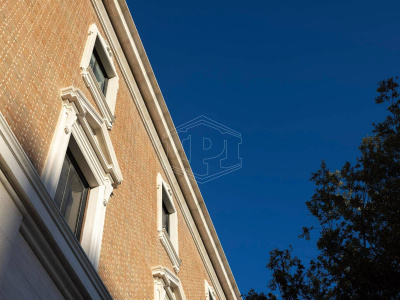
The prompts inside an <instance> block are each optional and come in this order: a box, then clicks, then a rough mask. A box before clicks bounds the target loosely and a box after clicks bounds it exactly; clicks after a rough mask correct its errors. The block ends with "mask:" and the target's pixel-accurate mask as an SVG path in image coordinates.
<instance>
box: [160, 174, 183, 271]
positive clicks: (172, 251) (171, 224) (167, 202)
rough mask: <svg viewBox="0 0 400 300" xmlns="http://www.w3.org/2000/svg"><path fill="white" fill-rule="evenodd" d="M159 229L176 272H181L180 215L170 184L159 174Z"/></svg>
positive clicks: (161, 239)
mask: <svg viewBox="0 0 400 300" xmlns="http://www.w3.org/2000/svg"><path fill="white" fill-rule="evenodd" d="M157 189H158V190H157V219H158V220H157V227H158V228H157V229H158V236H159V238H160V241H161V243H162V245H163V246H164V248H165V250H166V251H167V254H168V256H169V258H170V259H171V262H172V265H173V267H174V270H175V272H177V273H178V272H179V266H180V265H181V260H180V259H179V249H178V216H177V212H176V209H175V205H174V202H173V199H172V190H171V188H170V186H169V185H168V184H167V183H166V182H165V181H164V180H163V179H162V176H161V174H158V175H157Z"/></svg>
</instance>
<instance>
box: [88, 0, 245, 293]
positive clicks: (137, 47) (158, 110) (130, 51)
mask: <svg viewBox="0 0 400 300" xmlns="http://www.w3.org/2000/svg"><path fill="white" fill-rule="evenodd" d="M91 1H92V4H93V7H94V9H95V11H96V13H97V16H98V18H99V21H100V23H101V25H102V28H103V30H104V32H105V34H106V36H107V39H108V41H109V42H110V46H111V47H112V49H113V52H114V54H115V59H116V61H117V63H118V65H119V67H120V70H121V73H122V76H123V77H124V79H125V81H126V83H127V85H128V89H129V92H130V94H131V96H132V99H133V101H134V103H135V105H136V107H137V108H138V111H139V114H140V116H141V119H142V121H143V123H144V125H145V128H146V130H147V132H148V134H149V137H150V140H151V142H152V143H153V146H154V149H155V151H156V153H157V156H158V158H159V159H160V162H161V165H162V167H163V170H164V171H165V173H166V176H167V179H168V182H170V183H171V187H172V191H173V194H174V196H175V199H176V201H177V203H178V205H179V207H180V209H181V211H182V214H183V217H184V219H185V222H186V223H187V225H188V228H189V231H190V233H191V235H192V237H193V240H194V242H195V245H196V247H197V250H198V251H199V254H200V256H201V259H202V261H203V263H204V266H205V268H206V271H207V273H208V275H209V277H210V281H211V282H212V284H213V286H214V288H215V291H216V294H217V297H218V299H221V300H222V299H227V298H228V299H241V296H240V291H239V289H238V286H237V284H236V282H235V279H234V277H233V274H232V271H231V269H230V267H229V263H228V261H227V259H226V256H225V254H224V251H223V249H222V246H221V244H220V242H219V239H218V236H217V234H216V232H215V228H214V226H213V225H212V221H211V218H210V216H209V214H208V212H207V208H206V207H205V204H204V200H203V198H202V196H201V193H200V191H199V188H198V186H197V184H196V183H194V182H193V181H191V180H190V179H189V178H188V176H187V174H186V172H184V173H185V174H184V175H183V176H182V178H183V180H181V179H182V178H178V176H176V175H175V173H174V172H173V171H172V169H171V163H170V162H171V161H173V162H177V163H178V164H182V161H185V154H184V150H183V147H182V145H181V144H180V142H179V138H178V137H176V139H175V138H174V137H171V134H168V133H170V132H171V131H173V130H174V126H173V122H172V120H171V118H170V115H169V112H168V109H167V107H166V104H165V102H164V99H163V96H162V93H161V91H160V88H159V86H158V84H157V81H156V79H155V76H154V73H153V71H152V68H151V66H150V63H149V61H148V58H147V56H146V52H145V50H144V48H143V45H142V43H141V41H140V37H139V35H138V32H137V30H136V27H135V24H134V22H133V20H132V17H131V15H130V12H129V9H128V7H127V4H126V2H125V0H110V1H103V0H91ZM123 47H124V48H123ZM133 73H135V77H134V75H133ZM139 86H140V89H139ZM160 136H163V137H164V136H167V137H168V138H167V139H163V140H162V141H161V139H160ZM164 143H171V144H172V146H171V145H169V144H167V145H165V144H164ZM167 148H170V149H172V150H173V151H170V153H168V154H169V156H168V157H167V155H166V152H165V150H164V149H167ZM185 168H189V169H190V166H189V165H185ZM185 168H183V169H182V170H185ZM197 224H199V225H197Z"/></svg>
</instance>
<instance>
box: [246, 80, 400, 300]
mask: <svg viewBox="0 0 400 300" xmlns="http://www.w3.org/2000/svg"><path fill="white" fill-rule="evenodd" d="M377 92H378V93H379V95H378V97H377V98H376V100H375V101H376V103H377V104H386V105H387V111H388V115H387V117H386V119H385V120H384V121H383V122H381V123H378V124H373V135H372V136H369V137H365V138H364V139H363V140H362V143H361V145H360V146H359V150H360V156H359V157H358V158H357V161H356V163H355V164H354V165H352V164H351V163H349V162H346V163H345V164H344V166H343V167H342V168H341V169H340V170H336V171H331V170H329V168H328V167H327V166H326V163H325V162H324V161H323V162H322V164H321V167H320V169H319V170H318V171H316V172H315V173H313V174H312V177H311V181H313V182H314V183H315V186H316V190H315V193H314V195H313V196H312V198H311V200H309V201H307V202H306V205H307V208H308V210H309V211H310V213H311V215H312V216H314V217H315V218H316V220H317V223H318V224H319V226H318V227H316V228H314V227H304V228H303V233H302V234H301V236H300V237H303V238H306V239H307V240H311V238H310V233H311V232H312V231H314V232H315V231H316V232H317V233H318V239H317V241H316V245H317V248H318V250H319V255H318V256H317V257H316V258H315V259H314V260H312V261H311V262H310V263H309V264H308V265H307V267H306V266H305V265H304V264H303V263H302V261H301V260H300V259H299V258H297V257H295V256H293V254H292V249H291V248H290V249H288V250H283V251H282V250H278V249H274V250H272V251H271V252H270V259H269V263H268V265H267V268H269V269H270V270H272V272H273V275H272V279H271V280H270V282H269V288H270V289H271V290H272V291H276V290H279V292H280V294H281V296H282V298H283V299H362V300H364V299H399V298H400V95H399V84H398V79H397V77H396V78H395V79H393V78H390V79H388V80H385V81H382V82H380V83H379V84H378V89H377ZM250 299H251V298H250ZM256 299H257V298H256Z"/></svg>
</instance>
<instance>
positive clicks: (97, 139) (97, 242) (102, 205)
mask: <svg viewBox="0 0 400 300" xmlns="http://www.w3.org/2000/svg"><path fill="white" fill-rule="evenodd" d="M61 99H62V100H63V103H62V110H61V116H60V120H59V122H58V125H57V128H56V131H55V133H54V138H53V142H52V145H51V148H50V151H49V154H48V158H47V160H46V164H45V168H44V171H43V175H42V179H43V183H44V185H45V186H46V188H47V190H48V192H49V195H50V196H51V198H54V195H55V192H56V189H57V185H58V180H59V178H60V173H61V168H62V164H63V161H64V157H65V154H66V151H67V148H68V145H70V147H71V151H72V152H73V153H74V154H77V156H76V157H75V159H76V160H77V162H78V164H79V165H81V166H83V167H82V168H81V169H82V172H83V173H84V175H85V178H86V180H87V181H88V183H89V186H90V193H89V199H88V202H87V209H86V214H85V223H84V224H83V231H82V238H81V246H82V248H83V249H84V250H85V252H86V254H87V255H88V257H89V259H90V261H91V262H92V264H93V266H94V267H95V269H96V270H97V268H98V264H99V259H100V250H101V241H102V237H103V227H104V219H105V212H106V205H107V202H108V199H109V198H110V195H111V193H112V191H113V188H114V187H117V186H118V185H119V184H120V183H121V181H122V174H121V171H120V169H119V165H118V162H117V159H116V156H115V152H114V148H113V146H112V143H111V139H110V137H109V134H108V130H107V127H106V125H105V121H104V120H103V119H102V118H101V117H100V115H99V114H98V113H97V112H96V110H95V109H94V107H93V106H92V105H91V104H90V103H89V101H88V100H87V99H86V97H85V96H84V95H83V94H82V92H81V91H80V90H79V89H75V88H74V87H68V88H64V89H62V90H61ZM71 136H73V141H74V143H72V144H71Z"/></svg>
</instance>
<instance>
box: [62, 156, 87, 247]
mask: <svg viewBox="0 0 400 300" xmlns="http://www.w3.org/2000/svg"><path fill="white" fill-rule="evenodd" d="M88 188H89V186H88V184H87V182H86V180H85V178H84V177H83V174H82V173H81V171H80V170H79V168H78V165H77V164H76V162H75V160H74V158H73V156H72V154H71V153H70V152H69V151H67V155H66V156H65V160H64V163H63V167H62V171H61V176H60V180H59V183H58V187H57V191H56V196H55V198H54V201H55V203H56V205H57V207H58V209H59V210H60V212H61V214H62V215H63V217H64V218H65V220H66V221H67V223H68V225H69V227H70V228H71V230H72V231H73V232H74V234H75V236H76V237H77V238H78V239H80V234H81V228H82V221H83V217H84V212H85V206H86V199H87V193H88Z"/></svg>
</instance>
